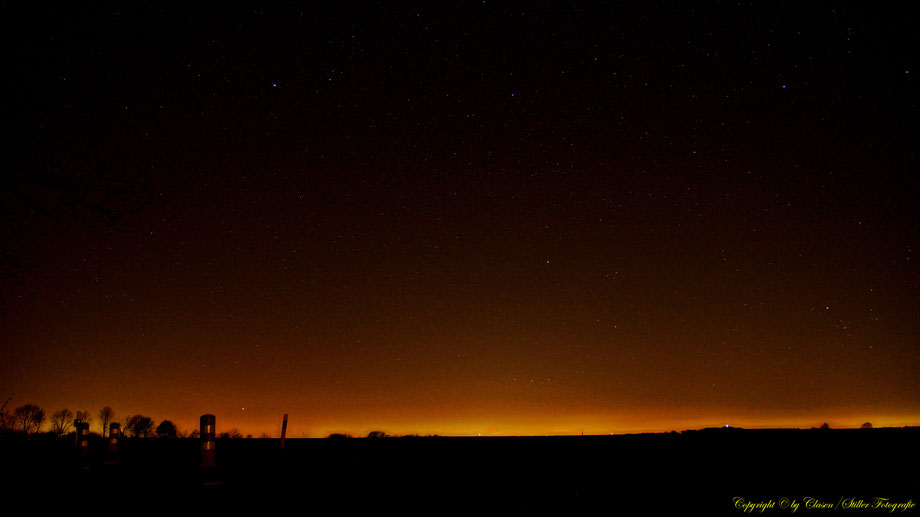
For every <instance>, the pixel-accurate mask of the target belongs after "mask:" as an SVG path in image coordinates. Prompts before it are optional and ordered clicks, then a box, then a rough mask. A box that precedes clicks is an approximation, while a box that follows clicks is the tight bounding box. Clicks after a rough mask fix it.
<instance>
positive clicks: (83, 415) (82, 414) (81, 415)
mask: <svg viewBox="0 0 920 517" xmlns="http://www.w3.org/2000/svg"><path fill="white" fill-rule="evenodd" d="M76 419H77V420H79V421H81V422H84V423H87V424H92V423H93V415H91V414H90V412H89V411H77V416H76Z"/></svg>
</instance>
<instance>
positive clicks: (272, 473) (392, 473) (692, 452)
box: [0, 428, 920, 515]
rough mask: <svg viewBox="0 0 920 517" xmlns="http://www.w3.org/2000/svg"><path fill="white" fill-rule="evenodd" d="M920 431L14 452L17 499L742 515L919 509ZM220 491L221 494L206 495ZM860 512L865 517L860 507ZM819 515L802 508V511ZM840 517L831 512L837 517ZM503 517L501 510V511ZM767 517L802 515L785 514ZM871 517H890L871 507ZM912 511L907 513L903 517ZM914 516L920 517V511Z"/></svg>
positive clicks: (225, 443)
mask: <svg viewBox="0 0 920 517" xmlns="http://www.w3.org/2000/svg"><path fill="white" fill-rule="evenodd" d="M918 438H920V428H906V429H866V430H754V431H750V430H737V429H717V430H704V431H696V432H685V433H670V434H654V435H625V436H584V437H581V436H577V437H545V438H544V437H523V438H385V439H358V438H355V439H338V440H337V439H292V440H288V441H287V448H286V449H285V450H284V451H282V450H280V448H279V442H278V440H261V439H236V440H228V439H223V440H221V439H219V440H218V441H217V468H216V469H214V471H213V472H202V471H201V469H200V468H199V466H198V465H199V458H200V455H199V454H200V453H199V447H200V442H199V441H198V440H195V439H176V440H160V439H145V440H132V439H126V440H123V441H122V443H121V447H120V453H119V458H118V459H119V461H118V464H106V463H104V460H105V459H106V457H105V454H104V442H103V441H102V440H101V439H96V440H95V441H93V442H91V451H92V452H91V455H90V457H89V458H88V460H84V461H83V464H84V466H88V468H81V461H80V460H79V458H77V457H76V454H75V452H74V450H73V448H72V441H67V440H42V439H33V440H31V441H24V440H15V439H7V440H2V441H0V447H2V452H3V463H4V470H5V471H6V472H7V473H14V479H13V480H12V481H8V482H7V484H6V487H5V488H7V489H10V490H9V493H11V494H12V493H23V492H37V493H41V494H48V496H49V497H52V496H54V495H56V494H60V495H62V496H65V497H77V498H78V499H80V500H82V499H84V498H85V499H90V500H99V499H100V498H103V499H105V498H115V499H118V498H124V499H127V500H133V501H145V500H146V501H149V502H150V503H151V504H160V503H164V504H165V503H169V502H171V501H179V500H180V499H184V497H180V496H185V495H191V496H192V497H193V498H194V499H195V500H197V501H199V502H202V501H203V502H205V503H208V502H213V503H215V504H217V505H234V504H237V503H238V502H249V503H251V502H261V501H265V502H267V503H269V504H271V503H278V502H283V501H287V500H291V501H294V502H296V503H297V504H298V505H303V504H306V505H313V504H326V503H332V504H333V505H336V506H339V507H342V508H344V507H360V508H365V509H370V508H375V507H396V508H406V509H410V508H414V509H417V510H418V509H421V510H426V509H428V510H430V512H431V513H435V514H441V513H443V512H444V510H447V509H450V508H455V507H456V508H467V509H475V508H495V507H497V508H499V509H501V508H504V509H508V510H515V513H516V514H517V513H519V511H520V510H526V509H536V508H541V507H547V506H549V507H554V508H570V509H573V510H577V509H584V510H591V509H594V510H600V511H601V512H602V513H603V514H611V515H613V514H621V513H622V511H626V510H628V511H629V512H633V511H636V510H643V509H646V510H648V512H647V513H652V514H654V513H659V512H660V511H661V510H665V511H667V512H668V513H672V512H680V513H687V512H690V511H692V510H694V509H696V510H703V511H704V512H705V513H706V514H711V513H724V512H727V513H738V514H740V513H742V512H741V511H740V510H738V509H735V507H734V502H733V500H734V498H735V497H744V498H745V499H746V500H749V501H753V502H759V501H764V502H766V501H769V500H773V501H779V500H780V499H781V498H783V497H786V498H789V499H796V500H798V501H799V502H800V503H801V502H802V501H803V499H804V498H805V497H813V498H818V499H819V500H821V501H827V502H831V503H835V504H836V503H838V501H839V500H840V499H841V498H853V497H855V498H857V499H860V498H862V499H864V500H866V501H867V502H869V501H871V500H872V499H873V498H875V497H886V498H889V499H890V500H892V501H895V502H906V501H908V500H912V501H913V502H914V503H916V502H917V501H918V496H920V474H918V468H917V466H918V464H920V462H918V460H920V449H918V447H917V444H918ZM208 481H219V483H218V484H205V483H204V482H208ZM850 511H851V513H852V511H855V510H850ZM816 512H818V510H814V509H811V510H809V509H806V508H804V505H803V507H801V508H800V509H799V510H798V511H797V512H796V513H798V514H811V513H816ZM825 512H826V511H825ZM488 513H491V512H488ZM765 513H790V512H789V511H788V510H780V509H779V508H774V509H772V510H767V511H766V512H765ZM861 513H889V512H882V511H880V510H878V509H876V510H862V511H861ZM896 513H898V514H901V513H902V512H900V511H898V512H896ZM906 513H908V514H913V513H918V511H917V508H916V507H914V508H913V509H910V510H908V511H907V512H906Z"/></svg>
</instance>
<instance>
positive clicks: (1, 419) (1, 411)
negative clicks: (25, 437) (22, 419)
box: [0, 395, 16, 434]
mask: <svg viewBox="0 0 920 517" xmlns="http://www.w3.org/2000/svg"><path fill="white" fill-rule="evenodd" d="M11 400H13V395H10V396H9V397H7V398H6V402H4V403H3V407H0V433H2V434H6V433H7V432H9V431H12V430H13V427H14V426H15V425H16V419H15V418H14V417H13V414H12V413H10V412H9V411H7V410H6V406H7V404H9V403H10V401H11Z"/></svg>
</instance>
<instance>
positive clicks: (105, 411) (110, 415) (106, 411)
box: [99, 406, 115, 438]
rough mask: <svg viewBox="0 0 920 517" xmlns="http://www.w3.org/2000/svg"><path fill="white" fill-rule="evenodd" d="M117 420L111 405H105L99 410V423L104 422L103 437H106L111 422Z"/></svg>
mask: <svg viewBox="0 0 920 517" xmlns="http://www.w3.org/2000/svg"><path fill="white" fill-rule="evenodd" d="M114 421H115V411H114V410H113V409H112V408H110V407H109V406H105V407H103V408H102V409H100V410H99V423H100V424H102V437H103V438H105V433H106V431H107V430H108V428H109V422H114Z"/></svg>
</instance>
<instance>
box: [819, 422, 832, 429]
mask: <svg viewBox="0 0 920 517" xmlns="http://www.w3.org/2000/svg"><path fill="white" fill-rule="evenodd" d="M830 428H831V426H829V425H827V422H824V423H823V424H821V429H830Z"/></svg>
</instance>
